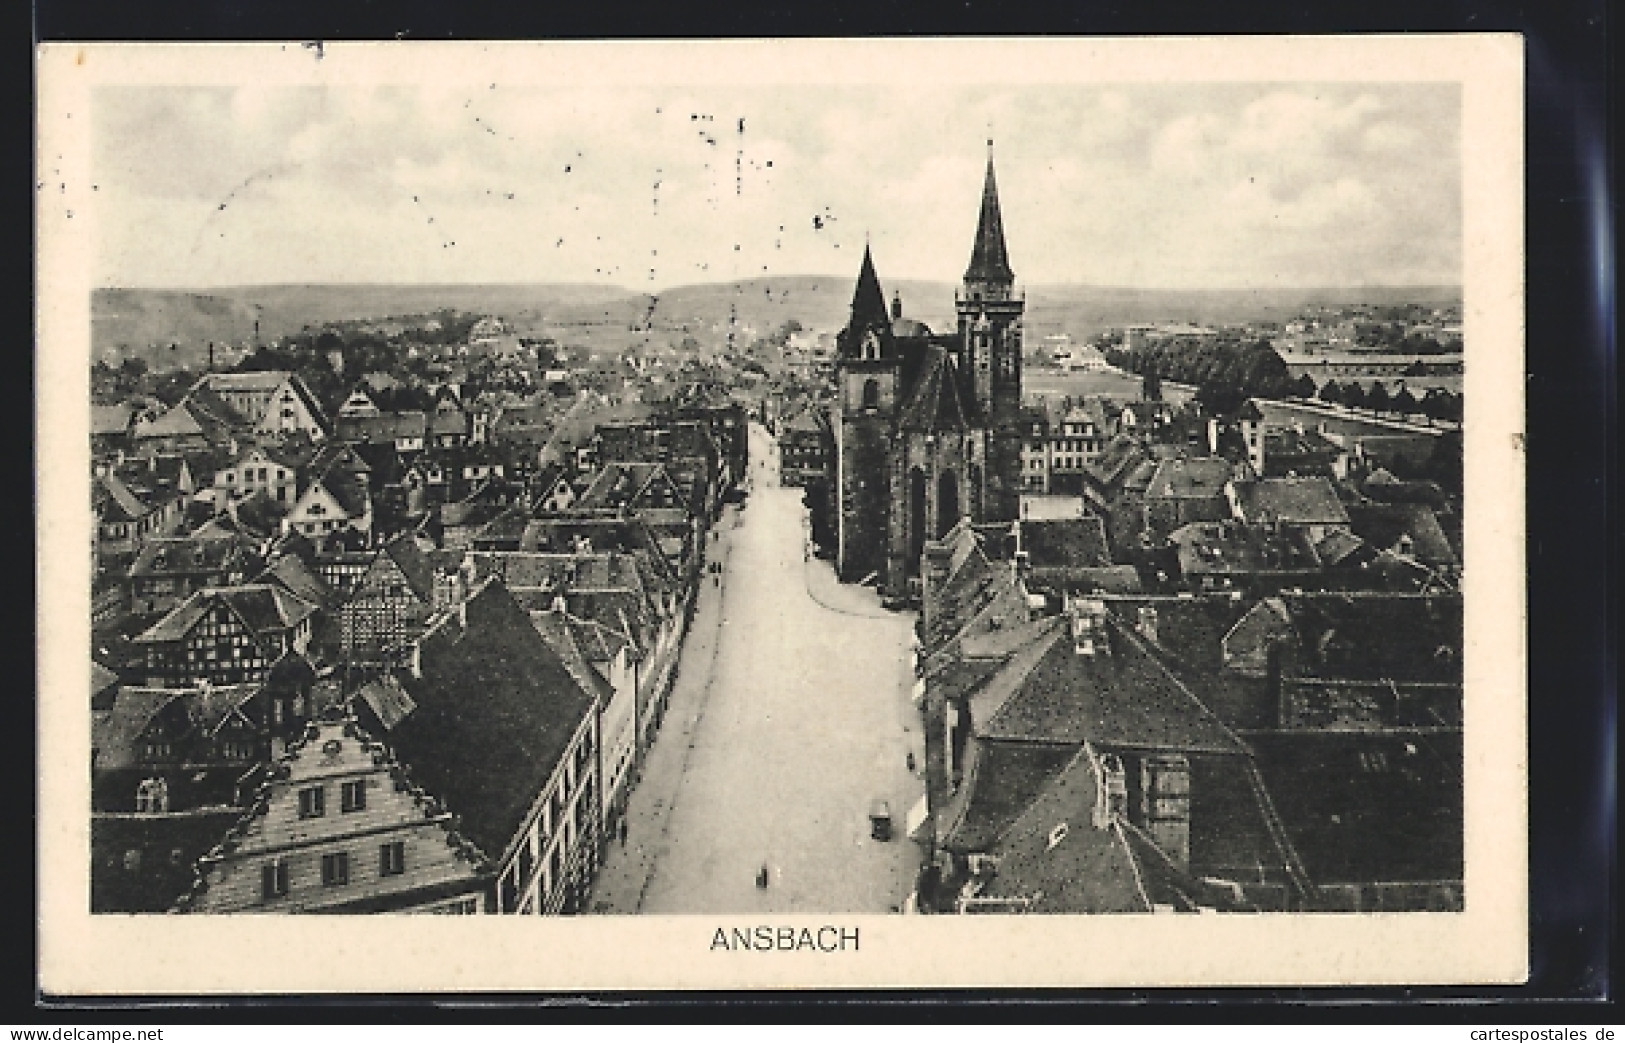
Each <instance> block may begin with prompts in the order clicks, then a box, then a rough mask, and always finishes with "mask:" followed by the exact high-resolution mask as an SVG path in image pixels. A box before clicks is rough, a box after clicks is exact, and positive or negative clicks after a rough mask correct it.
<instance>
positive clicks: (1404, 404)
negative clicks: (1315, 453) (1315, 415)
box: [1297, 374, 1462, 423]
mask: <svg viewBox="0 0 1625 1043" xmlns="http://www.w3.org/2000/svg"><path fill="white" fill-rule="evenodd" d="M1303 381H1308V386H1307V390H1306V389H1305V388H1304V387H1303V386H1302V385H1303ZM1299 385H1300V386H1299V387H1298V389H1297V394H1298V397H1300V398H1318V399H1320V400H1321V401H1322V402H1330V403H1333V404H1335V405H1342V406H1352V407H1354V408H1356V409H1370V410H1373V411H1375V412H1378V413H1403V414H1405V415H1406V416H1411V415H1414V414H1416V413H1421V414H1423V415H1424V416H1426V417H1428V418H1429V419H1432V420H1446V421H1452V422H1455V423H1460V422H1461V416H1462V400H1461V396H1460V395H1458V394H1456V393H1455V392H1453V391H1446V390H1444V389H1443V388H1429V389H1428V391H1427V393H1426V394H1424V395H1423V396H1422V397H1421V398H1417V397H1416V395H1415V394H1413V393H1412V392H1411V390H1410V389H1409V388H1407V387H1406V386H1405V385H1404V384H1401V385H1400V386H1399V388H1398V390H1396V391H1393V392H1392V393H1390V392H1389V390H1388V389H1387V387H1385V386H1384V385H1383V384H1382V383H1381V382H1377V383H1374V384H1372V385H1371V386H1370V387H1369V388H1366V387H1363V386H1361V385H1360V384H1359V383H1358V382H1356V381H1349V382H1348V383H1346V384H1339V383H1338V382H1337V381H1335V380H1328V381H1327V382H1326V383H1325V384H1324V385H1322V386H1321V387H1320V388H1319V389H1316V388H1315V383H1314V381H1313V380H1310V379H1309V376H1308V375H1307V374H1305V375H1304V376H1303V377H1301V378H1300V379H1299Z"/></svg>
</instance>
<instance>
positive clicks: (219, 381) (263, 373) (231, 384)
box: [198, 369, 293, 392]
mask: <svg viewBox="0 0 1625 1043" xmlns="http://www.w3.org/2000/svg"><path fill="white" fill-rule="evenodd" d="M292 377H293V374H292V373H289V372H287V371H285V370H270V369H268V370H258V371H254V372H248V373H209V374H205V375H204V376H203V378H202V379H201V380H199V382H198V386H200V387H206V388H210V389H213V390H215V391H258V392H271V391H275V390H276V389H277V388H280V387H281V386H282V385H283V384H285V383H287V382H288V381H289V380H290V379H292Z"/></svg>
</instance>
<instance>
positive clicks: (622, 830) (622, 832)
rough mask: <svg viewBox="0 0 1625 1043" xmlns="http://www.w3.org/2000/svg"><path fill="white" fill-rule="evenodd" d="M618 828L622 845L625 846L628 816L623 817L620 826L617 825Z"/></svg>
mask: <svg viewBox="0 0 1625 1043" xmlns="http://www.w3.org/2000/svg"><path fill="white" fill-rule="evenodd" d="M616 829H617V831H618V832H619V833H620V835H621V846H622V847H625V846H626V817H625V816H622V817H621V821H620V824H619V825H618V826H616Z"/></svg>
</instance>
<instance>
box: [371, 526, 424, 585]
mask: <svg viewBox="0 0 1625 1043" xmlns="http://www.w3.org/2000/svg"><path fill="white" fill-rule="evenodd" d="M380 553H382V554H387V555H389V558H390V560H391V561H393V562H394V563H395V566H396V568H398V569H400V570H401V575H403V576H405V577H406V582H407V585H408V586H410V587H411V588H412V593H414V594H416V595H417V597H418V600H419V601H428V600H429V598H430V596H431V595H432V594H433V592H434V566H432V565H430V564H429V559H428V558H426V557H424V555H423V551H422V550H421V549H420V548H419V547H418V542H417V540H416V539H414V538H413V537H412V534H411V533H402V534H401V535H399V536H397V537H395V538H394V539H392V540H390V541H389V542H388V543H386V544H384V546H383V548H382V549H381V551H380Z"/></svg>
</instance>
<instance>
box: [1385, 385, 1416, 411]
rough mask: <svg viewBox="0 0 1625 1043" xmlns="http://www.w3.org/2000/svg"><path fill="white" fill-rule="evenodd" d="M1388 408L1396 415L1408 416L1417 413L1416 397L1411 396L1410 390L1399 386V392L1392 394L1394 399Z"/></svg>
mask: <svg viewBox="0 0 1625 1043" xmlns="http://www.w3.org/2000/svg"><path fill="white" fill-rule="evenodd" d="M1389 407H1390V408H1391V409H1393V411H1394V412H1396V413H1404V414H1405V415H1406V416H1410V415H1411V414H1412V413H1414V412H1416V411H1417V403H1416V396H1415V395H1413V394H1411V391H1410V388H1407V387H1406V386H1405V385H1404V384H1401V385H1399V390H1398V391H1397V392H1395V393H1394V399H1393V401H1392V402H1390V403H1389Z"/></svg>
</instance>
